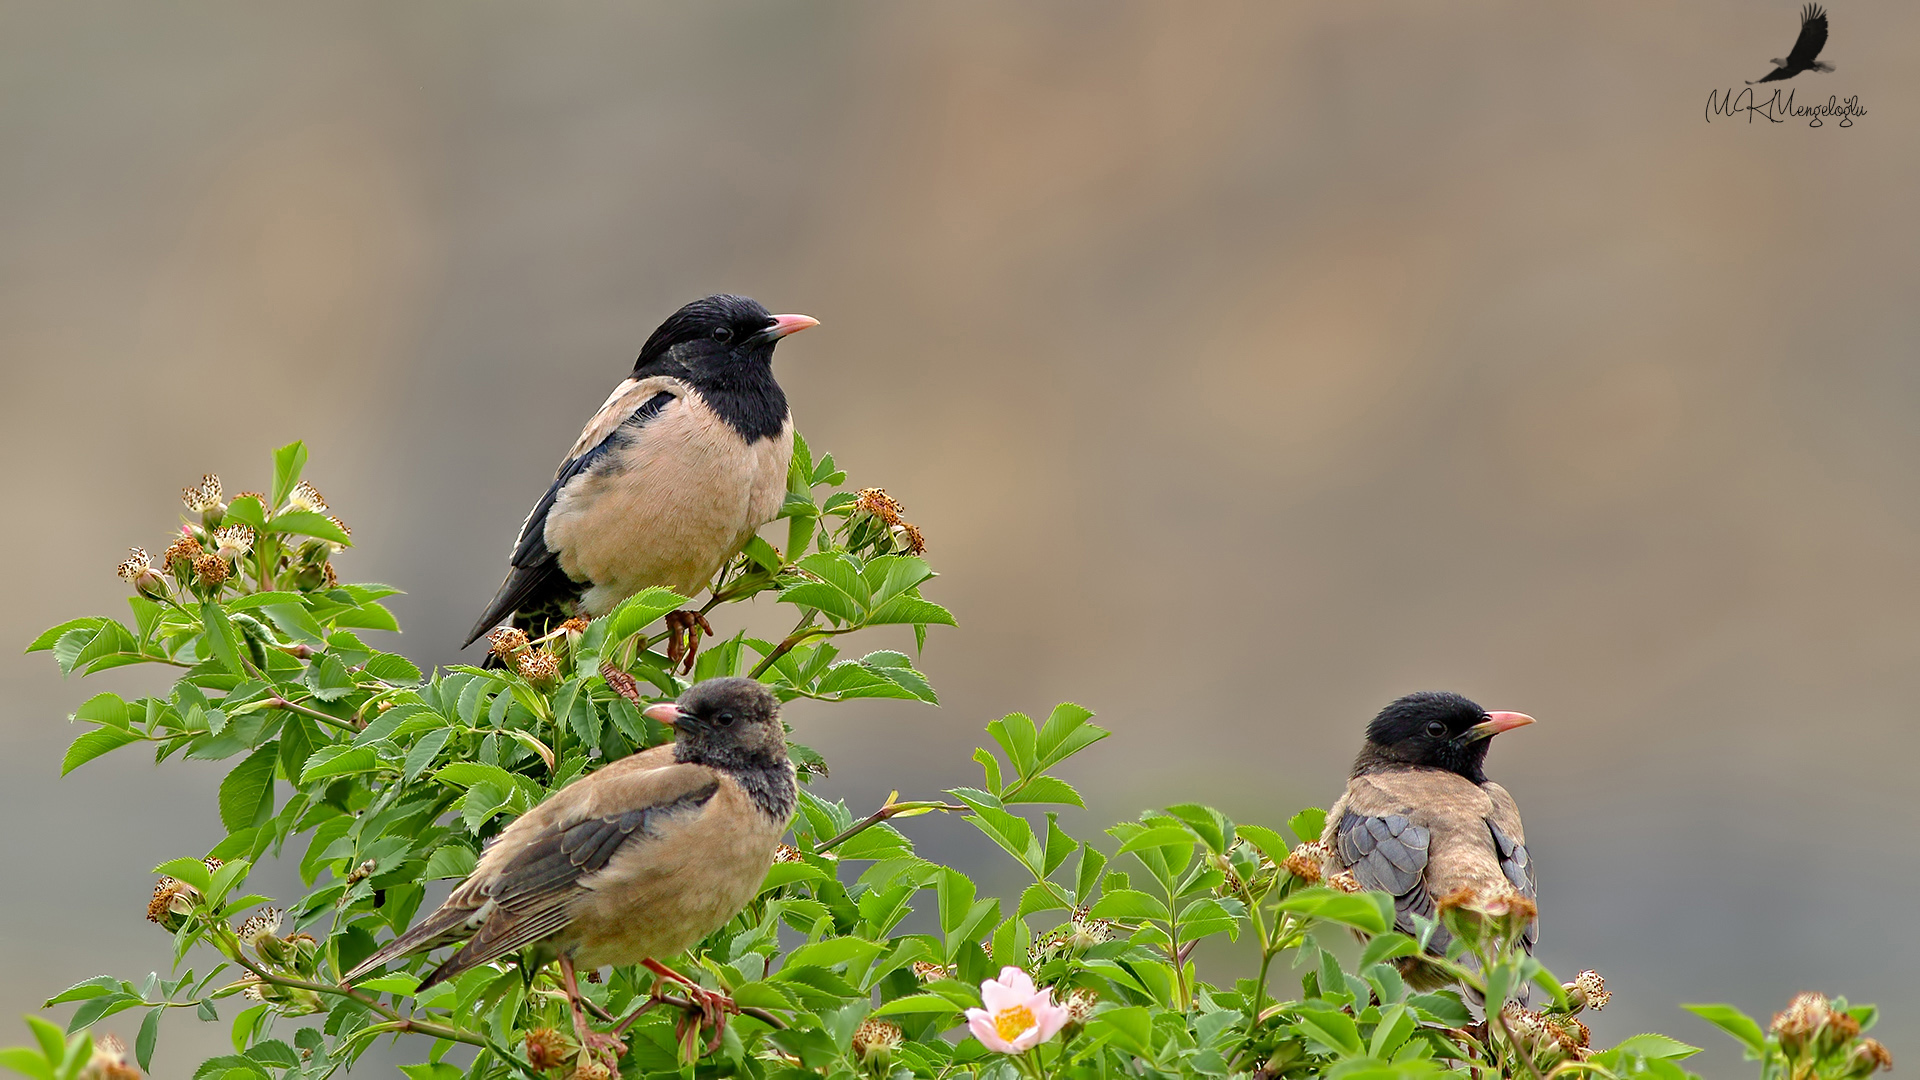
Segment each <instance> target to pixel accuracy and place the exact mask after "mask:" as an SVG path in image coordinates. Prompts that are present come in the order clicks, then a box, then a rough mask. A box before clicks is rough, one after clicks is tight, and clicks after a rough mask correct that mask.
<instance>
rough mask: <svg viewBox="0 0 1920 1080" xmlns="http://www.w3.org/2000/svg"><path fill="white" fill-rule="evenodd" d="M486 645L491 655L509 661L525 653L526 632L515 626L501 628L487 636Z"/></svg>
mask: <svg viewBox="0 0 1920 1080" xmlns="http://www.w3.org/2000/svg"><path fill="white" fill-rule="evenodd" d="M487 645H488V647H489V650H490V651H491V652H492V653H493V655H495V656H497V657H499V658H500V659H502V660H511V659H513V658H514V657H515V656H518V655H519V654H520V653H522V652H524V651H526V648H527V632H526V631H525V630H522V629H520V628H519V627H517V626H502V627H500V628H499V629H498V630H495V631H493V632H492V633H489V634H488V635H487Z"/></svg>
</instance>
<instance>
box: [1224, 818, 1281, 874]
mask: <svg viewBox="0 0 1920 1080" xmlns="http://www.w3.org/2000/svg"><path fill="white" fill-rule="evenodd" d="M1234 832H1235V833H1236V834H1238V835H1239V836H1240V837H1241V839H1243V840H1245V841H1246V842H1247V843H1249V844H1252V845H1253V846H1254V847H1256V848H1258V849H1259V850H1260V854H1262V855H1265V856H1266V857H1267V858H1268V859H1270V860H1272V861H1273V862H1274V863H1275V864H1276V865H1278V864H1280V863H1283V862H1285V861H1287V856H1288V855H1289V854H1291V853H1292V850H1293V849H1292V848H1291V847H1290V846H1289V845H1288V844H1287V841H1286V839H1285V838H1284V837H1282V836H1281V835H1280V834H1279V833H1277V832H1275V831H1273V830H1272V829H1269V828H1267V827H1266V826H1264V825H1238V826H1235V827H1234Z"/></svg>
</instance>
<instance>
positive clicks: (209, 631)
mask: <svg viewBox="0 0 1920 1080" xmlns="http://www.w3.org/2000/svg"><path fill="white" fill-rule="evenodd" d="M200 624H201V626H202V627H203V628H204V629H205V633H204V634H203V635H202V638H203V640H205V641H206V643H207V649H208V650H209V651H211V652H212V653H213V656H214V658H215V659H217V660H219V661H220V665H221V666H222V667H224V668H226V669H227V671H229V672H231V673H232V674H235V675H243V674H245V673H246V669H245V668H242V667H241V666H240V651H239V641H240V634H239V632H238V631H236V630H235V629H234V628H233V623H232V622H231V621H229V620H228V619H227V613H226V612H224V611H222V610H220V605H219V604H216V603H214V602H213V601H211V600H208V601H206V602H205V603H202V604H201V605H200Z"/></svg>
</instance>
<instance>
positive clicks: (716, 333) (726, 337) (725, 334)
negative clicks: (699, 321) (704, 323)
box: [713, 326, 733, 345]
mask: <svg viewBox="0 0 1920 1080" xmlns="http://www.w3.org/2000/svg"><path fill="white" fill-rule="evenodd" d="M713 340H715V341H717V342H719V343H720V344H722V345H725V344H726V343H727V342H729V341H732V340H733V327H731V326H716V327H714V328H713Z"/></svg>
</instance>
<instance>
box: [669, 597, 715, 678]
mask: <svg viewBox="0 0 1920 1080" xmlns="http://www.w3.org/2000/svg"><path fill="white" fill-rule="evenodd" d="M702 633H704V634H706V635H707V636H709V637H712V636H713V624H712V623H710V622H708V621H707V617H706V616H705V615H702V614H701V613H699V612H698V611H692V610H688V609H685V608H683V609H681V610H679V611H669V612H667V666H668V667H669V668H671V669H676V670H678V671H679V672H680V674H682V675H685V674H686V673H687V672H689V671H692V670H693V660H694V657H696V656H698V655H700V635H701V634H702Z"/></svg>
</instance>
